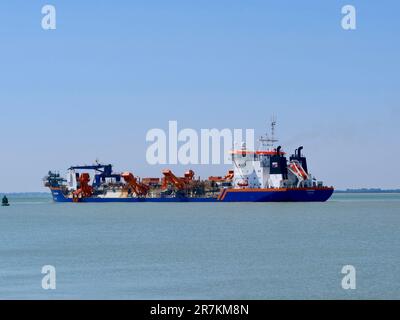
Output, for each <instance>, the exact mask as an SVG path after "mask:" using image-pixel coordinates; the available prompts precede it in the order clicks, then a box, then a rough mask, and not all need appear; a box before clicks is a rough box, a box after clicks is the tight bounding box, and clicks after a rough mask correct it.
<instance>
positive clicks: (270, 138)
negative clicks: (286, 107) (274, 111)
mask: <svg viewBox="0 0 400 320" xmlns="http://www.w3.org/2000/svg"><path fill="white" fill-rule="evenodd" d="M276 124H277V121H276V116H275V115H273V116H272V117H271V134H270V135H269V134H268V133H266V134H265V136H261V137H260V139H259V140H258V141H260V142H261V144H262V146H263V147H270V148H272V147H274V144H275V142H278V139H276V138H275V127H276Z"/></svg>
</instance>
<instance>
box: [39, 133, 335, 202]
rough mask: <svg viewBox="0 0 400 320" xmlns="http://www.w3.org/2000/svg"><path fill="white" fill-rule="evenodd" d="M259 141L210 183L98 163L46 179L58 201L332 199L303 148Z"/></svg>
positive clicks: (189, 176) (189, 174)
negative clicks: (258, 145) (284, 147)
mask: <svg viewBox="0 0 400 320" xmlns="http://www.w3.org/2000/svg"><path fill="white" fill-rule="evenodd" d="M272 132H273V130H272ZM260 141H261V142H262V144H263V146H264V148H262V150H257V151H252V150H248V149H247V148H246V144H245V143H243V144H242V145H241V147H240V148H239V149H237V150H232V151H231V156H232V163H233V168H232V169H231V170H229V171H228V172H227V173H226V174H225V175H224V176H218V177H215V176H212V177H209V178H208V179H207V180H200V179H198V178H196V176H195V173H194V171H193V170H188V171H186V172H185V173H184V175H183V176H177V175H175V174H174V173H173V172H172V171H171V170H169V169H166V170H164V171H163V172H162V176H161V177H156V178H154V177H151V178H142V179H141V178H139V177H137V176H136V175H134V174H133V173H131V172H122V173H116V172H114V171H113V166H112V165H111V164H107V165H105V164H100V163H95V164H93V165H84V166H72V167H70V168H69V169H68V172H67V177H66V178H63V177H61V176H60V174H59V173H54V172H51V171H50V172H49V174H48V175H47V176H46V177H45V178H44V181H45V186H46V187H49V188H50V190H51V193H52V196H53V199H54V201H56V202H78V203H80V202H306V201H314V202H324V201H327V200H328V199H329V198H330V197H331V195H332V193H333V191H334V188H333V187H327V186H324V184H323V182H322V181H317V180H316V179H315V177H314V176H313V175H312V174H311V173H310V172H309V169H308V165H307V158H306V157H305V156H304V155H303V154H302V151H303V147H299V148H298V149H296V150H295V151H294V153H293V154H292V155H290V157H289V159H288V158H287V156H286V153H285V152H284V151H282V148H281V146H278V147H276V148H275V147H274V146H273V144H274V143H275V142H276V141H277V140H275V139H274V137H273V134H272V137H271V138H261V139H260Z"/></svg>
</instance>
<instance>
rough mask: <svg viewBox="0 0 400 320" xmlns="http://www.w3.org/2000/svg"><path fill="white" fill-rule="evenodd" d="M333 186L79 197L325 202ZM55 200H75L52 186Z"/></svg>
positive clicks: (95, 200) (93, 199)
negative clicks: (204, 195)
mask: <svg viewBox="0 0 400 320" xmlns="http://www.w3.org/2000/svg"><path fill="white" fill-rule="evenodd" d="M333 191H334V189H333V188H326V187H323V188H283V189H223V190H222V191H221V192H220V194H219V195H218V197H215V198H200V197H199V198H189V197H161V198H134V197H127V198H101V197H96V196H92V197H89V198H81V199H79V203H81V202H84V203H100V202H102V203H104V202H108V203H110V202H122V203H126V202H325V201H327V200H328V199H329V198H330V197H331V196H332V194H333ZM51 193H52V196H53V200H54V201H55V202H73V200H72V198H69V197H66V196H65V195H64V194H63V193H62V191H61V190H60V189H58V188H51Z"/></svg>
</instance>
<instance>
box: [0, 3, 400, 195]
mask: <svg viewBox="0 0 400 320" xmlns="http://www.w3.org/2000/svg"><path fill="white" fill-rule="evenodd" d="M45 4H52V5H54V6H55V7H56V10H57V29H56V30H51V31H45V30H43V29H42V28H41V19H42V14H41V8H42V6H43V5H45ZM346 4H351V5H354V6H355V7H356V9H357V30H354V31H345V30H343V29H342V28H341V24H340V21H341V18H342V14H341V8H342V6H343V5H346ZM399 12H400V4H399V2H398V1H368V2H367V1H352V0H348V1H334V0H332V1H310V0H305V1H266V0H262V1H261V0H260V1H252V0H250V1H234V0H230V1H226V0H221V1H218V0H214V1H196V2H194V1H183V0H182V1H175V0H172V1H165V0H164V1H161V0H159V1H151V0H150V1H149V0H147V1H72V0H69V1H48V2H45V1H22V0H16V1H2V2H1V4H0V37H1V50H0V71H1V72H0V111H1V113H0V114H1V116H0V119H1V123H0V137H1V140H2V150H1V153H0V191H2V192H5V191H43V190H44V188H43V187H42V184H41V178H42V177H43V176H44V175H45V174H46V172H47V171H48V170H49V169H60V170H63V169H65V168H67V167H68V166H69V165H71V164H78V163H91V162H93V161H94V159H96V158H98V159H100V160H101V161H104V162H112V163H114V164H115V165H116V169H120V170H123V169H128V170H131V171H133V172H134V173H135V174H137V175H139V176H156V175H157V174H158V173H159V171H160V169H161V167H158V166H149V165H148V164H147V163H146V158H145V153H146V148H147V147H148V145H149V144H148V143H146V141H145V136H146V132H147V131H148V130H150V129H152V128H164V129H166V128H167V127H168V121H169V120H177V121H178V123H179V126H180V128H182V129H183V128H186V127H188V128H194V129H200V128H214V127H215V128H219V129H223V128H254V129H256V132H257V133H258V134H262V133H263V132H264V131H265V127H266V124H267V122H268V120H269V118H270V116H271V114H276V115H277V117H278V122H279V126H278V130H277V133H278V136H279V138H280V143H281V144H282V145H283V146H284V148H285V149H286V150H289V151H291V150H293V149H294V148H296V147H297V146H298V145H304V147H305V153H306V154H307V155H308V156H309V162H310V164H309V165H310V166H311V171H312V173H313V174H315V175H316V176H317V177H318V178H319V179H322V180H324V181H326V182H327V183H328V184H329V185H334V186H336V187H338V188H346V187H383V188H395V187H399V182H398V181H400V174H399V171H398V170H396V169H395V166H396V159H398V158H400V151H399V148H398V137H399V133H400V129H399V116H400V112H399V110H400V90H399V89H400V77H399V74H400V62H399V57H400V43H399V36H400V19H399V18H398V15H399ZM392 163H393V164H392ZM172 169H174V170H176V171H177V172H178V173H179V172H180V171H182V170H183V168H181V167H174V166H172ZM195 170H196V172H198V173H199V174H200V175H201V176H209V175H213V174H218V173H222V172H225V170H226V168H225V167H220V166H199V167H197V166H196V167H195Z"/></svg>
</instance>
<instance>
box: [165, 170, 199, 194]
mask: <svg viewBox="0 0 400 320" xmlns="http://www.w3.org/2000/svg"><path fill="white" fill-rule="evenodd" d="M162 173H163V175H164V179H163V184H162V189H167V187H168V184H172V185H173V186H174V187H175V188H176V189H178V190H183V189H185V186H186V184H188V183H189V182H190V181H191V180H192V179H193V177H194V172H193V171H192V170H189V171H187V172H186V173H185V177H184V178H178V177H177V176H176V175H174V174H173V173H172V171H171V170H169V169H167V170H164V171H163V172H162Z"/></svg>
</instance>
